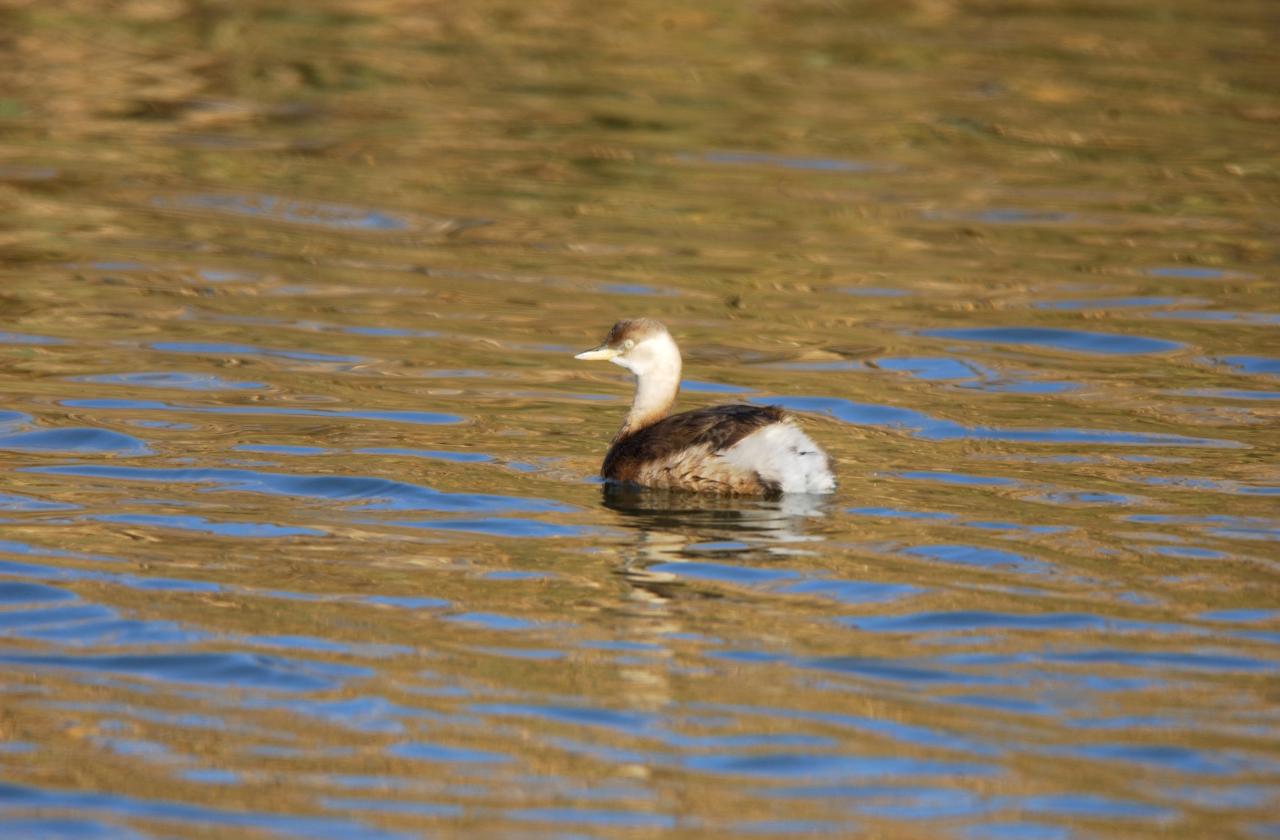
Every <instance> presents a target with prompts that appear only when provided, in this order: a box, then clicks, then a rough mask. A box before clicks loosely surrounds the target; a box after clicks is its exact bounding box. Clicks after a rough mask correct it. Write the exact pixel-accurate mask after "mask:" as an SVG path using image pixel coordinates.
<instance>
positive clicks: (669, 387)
mask: <svg viewBox="0 0 1280 840" xmlns="http://www.w3.org/2000/svg"><path fill="white" fill-rule="evenodd" d="M610 361H612V362H613V363H614V364H616V365H621V366H622V367H624V368H626V369H627V370H629V371H631V372H632V373H634V374H635V375H636V394H635V398H634V399H633V400H632V402H631V410H630V411H629V412H627V419H626V420H624V421H623V423H622V429H621V431H619V432H618V434H619V436H621V435H626V434H630V433H631V432H636V431H639V430H640V429H643V428H644V427H645V426H649V425H651V424H653V423H656V422H657V421H659V420H661V419H662V418H663V417H665V416H666V415H667V411H668V410H669V409H670V408H671V405H672V403H674V402H675V401H676V394H677V393H678V392H679V390H680V350H679V348H677V347H676V343H675V341H674V340H672V338H671V336H669V335H667V334H665V333H664V334H662V335H655V336H652V337H650V338H646V339H645V340H644V341H642V342H640V343H639V344H637V345H636V346H635V347H633V348H631V349H630V350H628V351H627V352H626V353H623V354H621V355H618V356H614V357H613V358H612V359H611V360H610Z"/></svg>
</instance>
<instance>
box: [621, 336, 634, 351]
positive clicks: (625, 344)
mask: <svg viewBox="0 0 1280 840" xmlns="http://www.w3.org/2000/svg"><path fill="white" fill-rule="evenodd" d="M635 346H636V343H635V341H633V340H632V339H630V338H628V339H627V340H626V341H624V342H622V349H623V350H630V349H631V348H632V347H635Z"/></svg>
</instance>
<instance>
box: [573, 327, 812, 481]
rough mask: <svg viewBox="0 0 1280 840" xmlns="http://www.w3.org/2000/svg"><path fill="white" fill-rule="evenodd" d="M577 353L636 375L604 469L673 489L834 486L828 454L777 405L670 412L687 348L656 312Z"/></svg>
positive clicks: (607, 474) (612, 475)
mask: <svg viewBox="0 0 1280 840" xmlns="http://www.w3.org/2000/svg"><path fill="white" fill-rule="evenodd" d="M574 358H575V359H588V360H594V359H607V360H608V361H610V362H613V363H614V364H615V365H621V366H622V367H624V368H626V369H627V370H629V371H631V372H632V373H634V374H635V375H636V395H635V399H634V400H633V401H632V403H631V410H630V411H629V412H627V416H626V419H625V420H623V421H622V428H621V429H619V430H618V433H617V434H616V435H615V436H614V438H613V442H612V443H611V444H610V445H609V452H608V454H606V455H605V456H604V464H603V465H602V466H601V467H600V475H601V476H602V477H603V478H605V479H606V480H609V481H618V482H626V483H631V484H639V485H642V486H645V487H655V488H661V489H669V490H693V491H696V492H703V493H725V494H732V495H749V496H760V495H763V496H776V495H778V494H780V493H831V492H833V491H834V490H835V488H836V479H835V476H834V475H832V474H831V467H830V463H829V461H828V459H827V455H826V453H825V452H823V451H822V450H821V449H819V448H818V445H817V444H816V443H814V442H813V441H812V440H810V439H809V436H808V435H806V434H805V433H804V432H802V431H800V428H799V427H798V426H796V425H795V421H794V420H793V419H792V418H791V416H790V415H789V414H787V413H786V412H785V411H783V410H782V409H781V408H778V407H777V406H754V405H718V406H715V407H713V408H699V409H696V410H694V411H686V412H684V413H683V414H676V415H673V416H671V417H667V411H668V409H670V408H671V404H672V403H673V402H675V399H676V392H677V391H679V390H680V349H679V348H678V347H676V343H675V340H674V339H672V338H671V333H669V332H667V328H666V327H664V326H663V325H662V324H660V323H658V322H657V321H654V320H652V319H651V318H636V319H634V320H630V321H619V322H618V323H616V324H614V325H613V329H611V330H609V335H607V336H606V337H605V340H604V343H603V344H601V345H600V346H599V347H597V348H595V349H594V350H587V351H586V352H583V353H579V354H578V355H576V356H574Z"/></svg>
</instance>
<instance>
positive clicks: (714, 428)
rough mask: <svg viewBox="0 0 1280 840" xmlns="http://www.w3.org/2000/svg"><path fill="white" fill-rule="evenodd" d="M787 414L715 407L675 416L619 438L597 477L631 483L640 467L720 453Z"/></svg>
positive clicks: (759, 408) (746, 407)
mask: <svg viewBox="0 0 1280 840" xmlns="http://www.w3.org/2000/svg"><path fill="white" fill-rule="evenodd" d="M786 416H787V414H786V412H785V411H783V410H782V409H781V408H778V407H777V406H775V405H765V406H757V405H741V404H738V405H718V406H715V407H713V408H700V409H696V410H694V411H686V412H684V413H683V414H676V415H674V416H672V417H668V418H666V419H664V420H659V421H658V422H657V423H654V424H653V425H651V426H645V427H644V428H643V429H640V430H639V431H637V432H633V433H632V434H629V435H626V436H625V437H622V438H619V439H618V440H617V441H615V442H614V444H613V446H611V447H609V452H608V454H607V455H605V457H604V465H603V466H602V467H601V468H600V475H602V476H603V477H604V478H607V479H612V480H614V481H635V480H636V477H637V475H638V474H639V472H640V470H641V468H642V467H644V466H645V465H646V464H654V463H658V462H664V461H668V460H672V459H675V458H676V457H677V456H678V455H679V454H680V453H681V452H683V451H685V450H687V449H693V448H697V447H704V446H705V447H706V448H707V449H708V450H709V452H710V453H711V454H714V453H716V452H722V451H724V450H725V449H728V448H729V447H731V446H733V445H734V444H735V443H737V442H738V441H740V440H742V439H743V438H744V437H746V436H747V435H749V434H751V433H752V432H754V431H756V430H757V429H761V428H764V427H765V426H768V425H769V424H771V423H780V422H782V421H783V420H784V419H785V418H786Z"/></svg>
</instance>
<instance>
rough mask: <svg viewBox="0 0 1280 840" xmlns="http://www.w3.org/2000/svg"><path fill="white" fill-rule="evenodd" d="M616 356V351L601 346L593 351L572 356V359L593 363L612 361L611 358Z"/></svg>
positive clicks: (585, 351)
mask: <svg viewBox="0 0 1280 840" xmlns="http://www.w3.org/2000/svg"><path fill="white" fill-rule="evenodd" d="M616 355H618V351H617V350H615V349H613V348H612V347H607V346H605V345H603V344H601V345H600V346H599V347H597V348H595V349H594V350H584V351H582V352H581V353H579V354H578V355H576V356H574V358H575V359H582V360H583V361H584V362H594V361H597V360H600V361H612V360H613V357H614V356H616Z"/></svg>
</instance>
